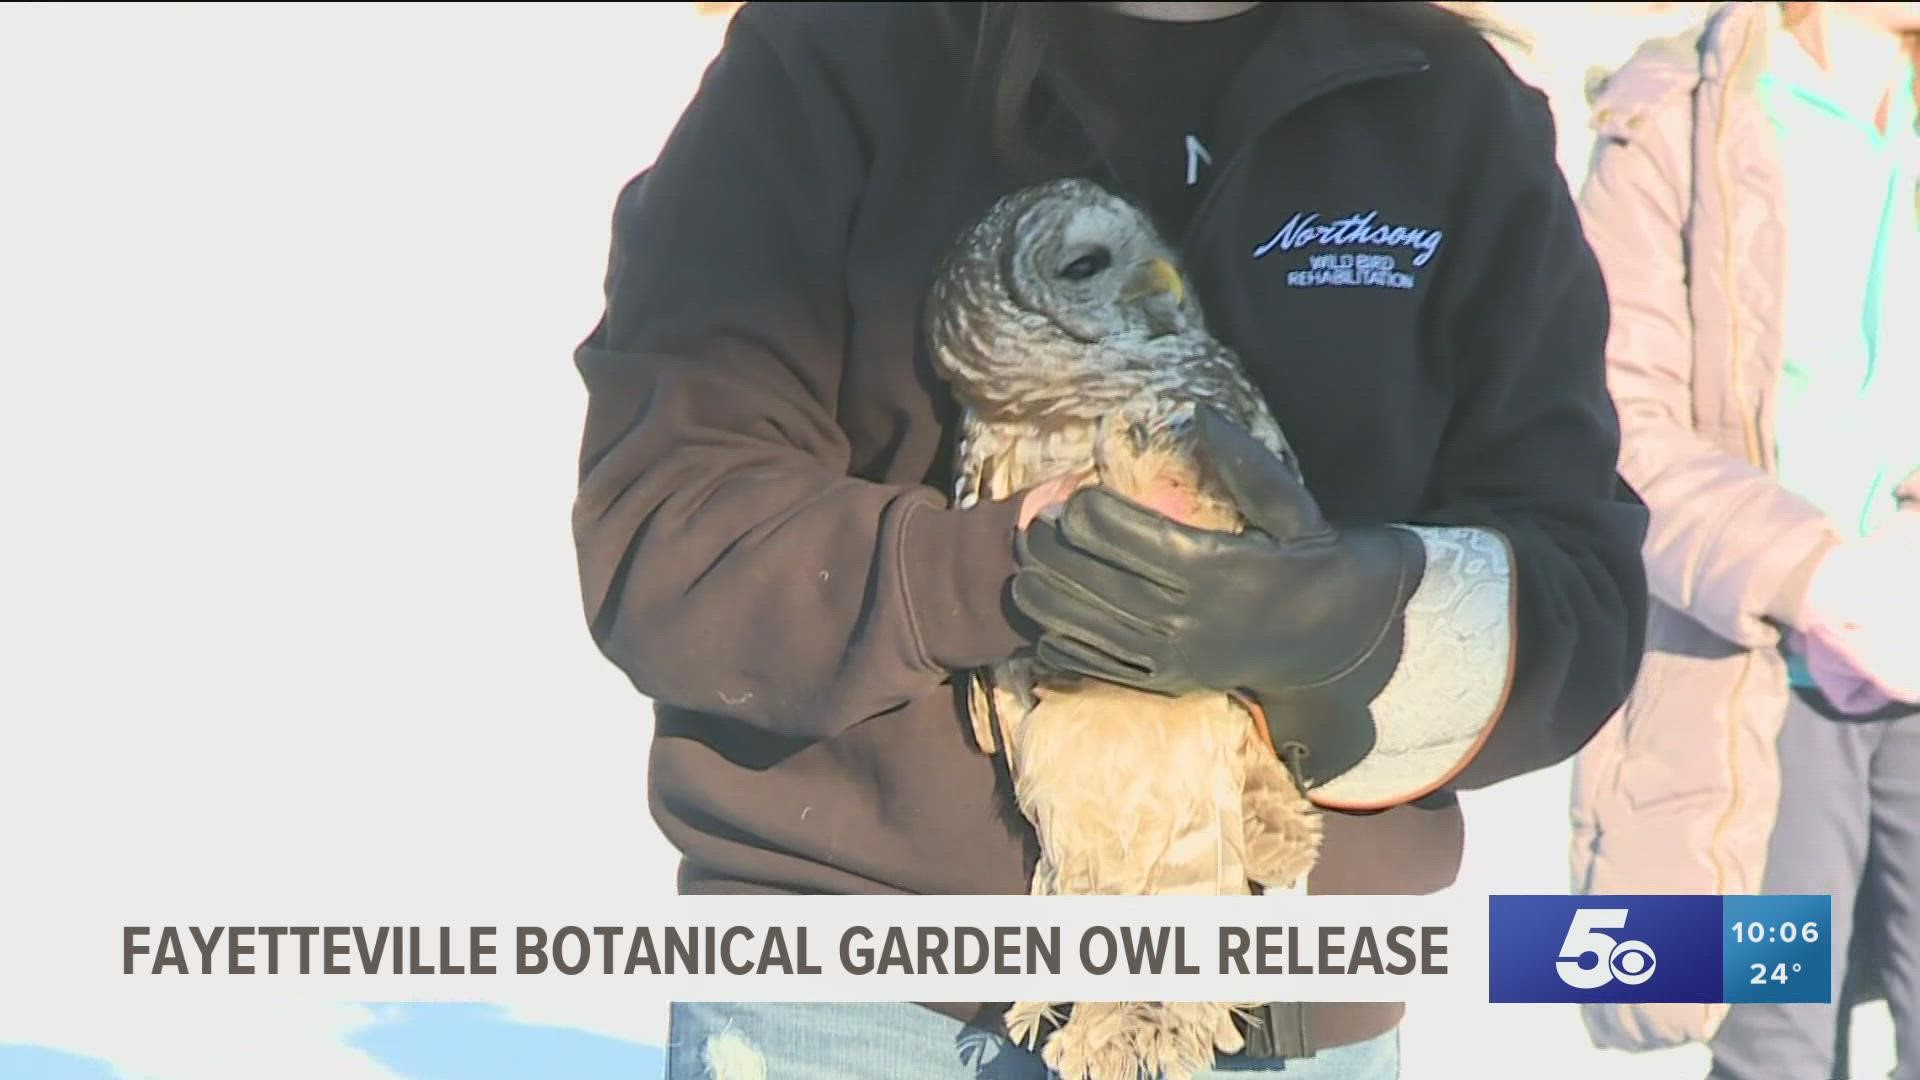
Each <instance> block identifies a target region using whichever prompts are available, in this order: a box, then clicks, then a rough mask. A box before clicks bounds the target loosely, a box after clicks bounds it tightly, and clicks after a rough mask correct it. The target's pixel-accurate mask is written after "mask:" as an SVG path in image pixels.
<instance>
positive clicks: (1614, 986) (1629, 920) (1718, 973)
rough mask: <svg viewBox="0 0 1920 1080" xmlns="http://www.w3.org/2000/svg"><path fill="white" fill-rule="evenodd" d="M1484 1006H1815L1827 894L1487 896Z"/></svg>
mask: <svg viewBox="0 0 1920 1080" xmlns="http://www.w3.org/2000/svg"><path fill="white" fill-rule="evenodd" d="M1488 902H1489V909H1490V910H1489V912H1488V921H1489V927H1488V929H1489V935H1488V949H1489V955H1488V995H1487V999H1488V1000H1489V1001H1491V1002H1495V1003H1500V1002H1591V1003H1596V1004H1622V1003H1635V1002H1639V1003H1646V1004H1656V1003H1659V1004H1665V1003H1707V1004H1729V1005H1741V1004H1750V1003H1761V1002H1766V1003H1775V1004H1794V1003H1815V1002H1818V1003H1826V1002H1829V1001H1831V1000H1832V993H1833V952H1832V949H1833V944H1832V941H1831V928H1832V925H1833V900H1832V897H1830V896H1493V897H1489V898H1488Z"/></svg>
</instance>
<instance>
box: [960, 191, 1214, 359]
mask: <svg viewBox="0 0 1920 1080" xmlns="http://www.w3.org/2000/svg"><path fill="white" fill-rule="evenodd" d="M978 231H979V234H980V235H979V240H980V241H982V242H983V243H982V246H981V248H979V249H977V250H980V251H981V253H982V254H986V253H988V252H990V253H991V254H992V257H993V260H994V263H995V266H994V267H993V270H994V272H995V273H996V274H997V277H998V284H999V287H1000V288H1001V289H1002V290H1003V291H1004V292H1005V295H1006V297H1007V299H1008V300H1009V301H1010V302H1011V303H1012V305H1013V306H1014V307H1015V308H1016V309H1018V310H1020V311H1021V312H1025V313H1029V314H1034V315H1040V316H1043V317H1045V318H1046V319H1047V320H1049V321H1050V322H1052V323H1053V324H1054V325H1055V326H1057V327H1059V329H1060V330H1061V331H1062V332H1064V333H1066V334H1067V335H1068V336H1070V337H1073V338H1075V339H1077V340H1080V341H1084V342H1097V341H1105V340H1109V339H1112V338H1116V337H1130V336H1131V337H1155V336H1159V335H1162V334H1175V333H1179V332H1181V331H1182V330H1185V329H1187V328H1188V327H1189V326H1190V325H1191V323H1192V321H1193V320H1194V319H1195V318H1196V317H1197V314H1198V308H1197V307H1195V305H1194V304H1193V303H1192V298H1191V297H1190V296H1189V295H1188V291H1187V287H1186V282H1185V281H1184V280H1183V279H1182V277H1181V274H1180V269H1179V261H1178V260H1177V259H1176V258H1175V256H1174V253H1173V250H1172V249H1171V247H1169V246H1168V244H1167V243H1166V242H1165V241H1164V240H1163V239H1161V237H1160V235H1159V233H1158V232H1157V231H1156V230H1155V229H1154V226H1153V223H1152V222H1151V221H1150V220H1149V219H1148V218H1147V216H1146V215H1145V214H1144V213H1142V212H1141V211H1140V210H1139V209H1138V208H1137V207H1135V206H1134V205H1133V204H1132V203H1130V202H1128V201H1126V200H1125V199H1122V198H1120V197H1119V196H1117V195H1114V194H1113V193H1111V192H1109V191H1108V190H1107V189H1106V188H1104V187H1101V186H1100V185H1099V184H1096V183H1094V182H1092V181H1090V180H1081V179H1066V180H1056V181H1052V182H1049V183H1045V184H1039V185H1035V186H1033V187H1030V188H1027V189H1025V190H1023V191H1018V192H1015V193H1013V194H1012V195H1009V196H1007V197H1006V198H1004V199H1002V200H1001V202H1000V204H999V205H997V206H996V207H994V208H993V209H992V210H990V211H989V212H988V213H987V215H986V218H985V220H984V221H982V222H981V225H980V228H979V230H978Z"/></svg>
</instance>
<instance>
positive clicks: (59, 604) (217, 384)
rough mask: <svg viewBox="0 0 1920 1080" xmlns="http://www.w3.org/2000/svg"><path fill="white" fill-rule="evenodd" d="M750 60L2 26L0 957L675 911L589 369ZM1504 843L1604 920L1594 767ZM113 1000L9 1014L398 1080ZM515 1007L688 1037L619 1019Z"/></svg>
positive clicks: (411, 30) (33, 997) (227, 14)
mask: <svg viewBox="0 0 1920 1080" xmlns="http://www.w3.org/2000/svg"><path fill="white" fill-rule="evenodd" d="M1509 6H1510V7H1512V8H1514V9H1516V10H1517V11H1519V12H1520V14H1522V15H1523V16H1524V15H1527V14H1529V12H1528V11H1527V10H1526V9H1533V8H1537V7H1540V5H1530V4H1520V5H1509ZM1623 21H1624V20H1622V22H1623ZM1600 22H1603V23H1608V24H1613V23H1615V20H1610V19H1605V18H1603V19H1601V20H1600ZM1534 28H1536V29H1543V30H1546V31H1552V30H1554V29H1555V27H1554V26H1553V25H1552V24H1548V23H1535V24H1534ZM721 29H722V23H721V22H720V21H719V20H716V19H701V18H698V17H696V16H694V15H693V14H692V11H691V5H687V4H669V5H661V6H659V7H655V8H644V7H641V6H639V5H606V6H601V5H570V4H547V5H542V6H541V7H539V8H538V9H536V8H535V7H533V6H532V5H520V4H509V5H487V6H477V5H476V6H464V7H453V6H448V7H445V8H441V9H438V10H436V9H433V8H431V7H428V6H426V5H371V4H365V5H340V6H332V5H328V6H324V7H323V6H320V5H224V6H218V7H216V6H214V5H211V4H154V5H145V6H134V5H124V6H121V5H51V4H13V5H7V6H0V462H4V465H0V470H4V471H3V472H0V475H3V476H4V479H5V484H6V493H7V496H8V505H9V506H10V508H11V509H12V513H10V514H9V515H8V519H9V520H8V524H7V528H6V533H5V536H6V552H7V556H6V558H5V559H4V560H0V597H4V600H0V649H4V651H3V652H0V655H4V656H5V657H6V662H5V669H6V675H5V677H4V678H0V717H3V718H4V720H0V723H4V725H5V728H4V744H3V748H0V914H3V915H4V918H0V955H6V954H7V953H8V951H9V950H17V949H24V948H26V947H28V946H29V944H30V943H32V942H33V941H34V940H35V938H34V933H33V931H32V926H33V925H34V924H35V923H36V922H45V923H50V924H51V925H55V926H69V927H78V926H86V925H88V924H89V923H93V924H97V925H99V926H103V927H110V926H115V925H119V924H120V923H121V922H123V921H138V920H137V919H129V918H124V917H126V916H129V914H130V913H131V912H133V911H137V910H151V911H168V910H173V911H180V912H188V913H193V914H188V915H186V916H185V917H182V918H179V919H176V920H174V921H177V922H202V923H205V922H211V921H215V920H214V919H213V918H211V917H209V916H207V915H205V914H200V913H202V912H205V911H206V910H207V908H208V905H212V904H219V905H224V906H223V907H222V908H221V910H223V911H232V912H233V913H235V914H236V915H238V916H240V918H239V919H238V921H243V922H244V921H250V920H253V919H260V920H261V921H267V920H266V918H265V916H266V913H267V912H270V911H273V910H276V905H279V904H282V903H283V902H284V901H285V900H286V898H288V897H298V898H299V899H300V901H301V902H302V903H305V904H308V905H310V906H311V908H312V909H313V910H316V911H326V910H329V909H333V910H356V911H367V910H376V909H380V908H381V905H383V904H385V905H388V909H390V910H394V911H401V910H405V911H409V912H418V913H422V915H423V916H424V917H422V918H419V919H417V920H416V921H419V922H423V923H429V924H431V923H434V922H437V921H459V920H460V919H462V918H464V917H465V916H464V915H437V914H435V913H436V912H440V911H447V912H462V913H464V912H473V911H476V910H477V909H476V908H475V906H474V905H475V904H476V903H478V902H481V901H484V902H485V903H488V904H492V905H495V907H494V908H493V910H498V911H501V912H502V915H501V916H500V920H501V921H502V922H505V921H507V920H508V919H509V918H510V917H511V916H510V915H508V914H506V913H507V912H509V911H511V912H539V913H542V914H543V915H544V916H545V917H547V918H552V917H554V914H553V913H557V912H568V913H570V912H571V911H573V910H575V909H576V908H577V906H578V904H579V902H580V898H581V897H592V898H618V899H619V900H621V901H622V902H626V903H629V904H631V905H633V906H634V907H635V908H636V909H639V910H644V906H645V902H646V900H647V899H648V898H649V897H661V896H666V895H669V894H670V893H671V891H672V871H673V855H672V853H671V851H670V850H669V849H668V848H667V847H666V845H665V843H664V842H663V841H662V840H661V839H660V838H659V836H658V834H657V832H656V831H655V829H654V826H653V824H652V822H651V820H650V818H649V817H648V815H647V810H646V804H645V758H646V748H647V737H648V733H649V716H648V714H647V711H646V708H645V705H644V702H643V701H641V700H640V699H639V698H638V697H637V696H636V695H635V694H634V693H633V691H632V690H631V688H630V687H629V686H628V685H627V683H626V682H625V680H624V678H623V677H622V676H620V675H619V674H618V673H617V672H616V671H615V670H614V669H613V668H612V667H611V666H610V665H608V664H607V663H606V662H605V661H603V660H602V659H601V658H600V657H599V655H598V654H597V653H596V652H595V651H594V649H593V647H592V643H591V641H590V640H589V639H588V637H587V635H586V630H585V625H584V622H583V616H582V615H581V611H580V606H579V601H578V593H577V581H576V578H575V576H574V561H573V548H572V540H571V536H570V533H569V520H568V514H569V509H570V505H571V500H572V495H573V480H574V466H575V452H576V449H577V447H578V441H579V430H580V421H581V417H582V413H583V410H584V407H585V396H584V394H583V392H582V391H581V388H580V384H579V380H578V378H577V376H576V375H575V373H574V370H573V367H572V359H571V351H572V348H573V346H574V344H575V343H576V342H577V341H578V340H579V339H580V338H581V337H582V336H584V335H585V333H586V332H587V331H588V330H589V329H590V328H591V326H592V324H593V321H594V319H595V318H596V317H597V315H598V312H599V306H600V284H601V276H602V274H603V272H604V268H605V257H606V246H607V242H608V234H607V228H608V223H609V215H610V212H611V208H612V203H613V198H614V195H615V193H616V192H617V190H618V188H619V186H620V185H621V184H622V183H623V182H624V181H625V180H626V179H627V178H628V177H630V176H631V175H633V174H634V173H635V172H636V171H638V170H639V169H640V168H641V167H643V166H644V165H645V164H646V163H647V162H648V161H649V160H650V159H651V157H652V156H653V154H654V153H655V151H656V150H657V147H658V144H659V141H660V139H661V138H662V137H663V136H664V135H665V134H666V132H667V131H668V129H669V128H670V127H671V125H672V124H673V122H674V120H675V119H676V118H677V115H678V111H679V109H680V108H681V106H682V105H683V104H684V102H685V101H686V99H687V97H688V95H690V94H691V93H692V91H693V89H694V86H695V82H696V80H697V78H698V76H699V73H700V71H701V70H702V69H703V68H704V66H705V64H706V62H707V60H708V58H709V56H710V55H711V50H712V49H713V48H714V46H715V45H716V44H717V42H718V36H719V33H720V31H721ZM1559 29H1561V30H1562V33H1561V34H1559V35H1554V36H1550V37H1549V39H1548V40H1547V41H1543V53H1542V58H1543V60H1549V61H1552V62H1553V64H1554V65H1556V66H1553V67H1552V69H1551V71H1550V73H1549V74H1550V76H1551V78H1552V79H1553V80H1554V82H1555V86H1556V87H1557V88H1559V87H1571V88H1574V89H1576V90H1577V87H1578V85H1579V74H1580V72H1579V70H1577V69H1574V68H1571V67H1569V63H1568V61H1566V60H1565V58H1566V57H1570V56H1572V55H1574V54H1573V53H1571V52H1569V51H1568V50H1567V49H1566V48H1565V43H1566V42H1568V41H1571V40H1574V39H1578V40H1579V42H1580V44H1581V46H1582V48H1583V49H1588V50H1595V51H1599V50H1602V49H1603V47H1602V46H1600V45H1598V44H1597V43H1596V40H1595V39H1594V38H1593V34H1595V33H1596V32H1597V31H1596V30H1595V29H1594V23H1593V21H1592V19H1591V17H1582V18H1580V19H1579V21H1578V23H1577V24H1573V23H1568V24H1562V25H1561V26H1560V27H1559ZM1626 32H1631V31H1626ZM1616 38H1617V39H1618V40H1621V41H1625V40H1626V38H1625V36H1624V34H1623V33H1620V32H1616ZM1604 40H1607V41H1612V40H1615V38H1608V39H1604ZM1581 55H1582V56H1583V57H1584V56H1586V55H1589V54H1588V53H1586V52H1583V53H1581ZM1615 58H1617V57H1615ZM1585 62H1587V61H1586V60H1584V59H1583V60H1581V61H1579V63H1580V64H1582V65H1584V63H1585ZM1580 119H1583V117H1582V118H1580ZM1576 122H1577V121H1576ZM1563 130H1564V123H1563ZM1567 145H1568V146H1581V145H1584V137H1583V136H1581V135H1580V134H1579V133H1578V131H1577V130H1576V131H1575V132H1574V134H1573V136H1572V137H1570V138H1569V139H1568V140H1567ZM1468 805H1469V812H1470V823H1469V845H1470V847H1469V855H1468V861H1469V865H1468V870H1467V875H1466V877H1465V878H1464V879H1463V881H1462V884H1461V885H1460V887H1459V888H1460V889H1461V890H1463V891H1467V892H1470V893H1473V892H1478V893H1484V892H1487V891H1523V890H1534V891H1546V892H1561V891H1564V890H1565V887H1566V883H1565V843H1566V831H1565V776H1564V773H1561V772H1555V773H1550V774H1546V775H1543V776H1540V777H1534V778H1530V779H1528V780H1525V781H1520V782H1516V783H1515V784H1513V785H1511V786H1510V787H1508V788H1507V789H1505V790H1502V791H1497V792H1493V793H1488V794H1486V795H1483V796H1480V797H1477V798H1475V799H1473V800H1472V801H1470V802H1469V804H1468ZM504 868H511V870H510V872H506V873H503V869H504ZM503 890H508V891H503ZM476 897H478V898H481V901H477V900H476ZM596 902H598V901H597V899H596ZM155 921H156V922H160V921H166V920H163V919H158V918H156V919H155ZM376 921H377V916H376ZM396 921H404V920H401V919H400V918H399V917H398V916H396ZM36 947H44V946H36ZM96 987H97V981H96V982H87V981H84V980H80V979H78V978H76V981H75V982H74V983H73V984H72V985H68V986H44V985H33V986H27V985H21V984H19V983H18V982H15V983H12V984H9V983H7V982H5V981H0V1042H6V1041H16V1042H28V1043H44V1044H48V1045H53V1046H57V1047H61V1048H66V1049H71V1050H76V1051H80V1052H85V1053H89V1054H95V1055H99V1056H104V1057H107V1058H109V1059H110V1060H113V1061H115V1062H117V1063H120V1064H122V1065H123V1066H125V1067H126V1068H127V1069H128V1070H129V1074H130V1075H151V1076H155V1077H166V1078H168V1080H174V1078H178V1080H189V1078H191V1080H201V1078H217V1080H224V1078H226V1077H234V1078H236V1080H237V1078H239V1077H243V1076H245V1077H251V1076H259V1075H286V1063H287V1062H288V1061H289V1060H296V1061H304V1062H308V1063H312V1064H315V1065H316V1066H323V1071H324V1072H325V1073H326V1074H327V1075H330V1076H339V1077H360V1076H366V1077H374V1076H380V1075H382V1073H381V1072H380V1070H378V1068H377V1067H376V1066H374V1065H373V1064H372V1063H371V1062H370V1061H369V1060H367V1059H365V1058H364V1057H361V1056H360V1055H357V1054H355V1053H354V1052H352V1051H346V1050H343V1049H341V1048H340V1047H339V1045H338V1039H339V1038H340V1036H341V1035H342V1034H344V1033H345V1032H346V1031H347V1030H350V1029H351V1028H352V1027H353V1026H355V1025H357V1024H358V1023H359V1022H361V1020H362V1019H363V1014H362V1013H361V1012H360V1011H359V1010H356V1009H351V1008H346V1007H329V1006H316V1005H310V1004H303V1003H287V1002H276V1001H274V1000H272V999H271V998H270V996H268V995H266V994H264V993H262V994H261V995H259V1000H255V1001H252V1002H248V1003H236V1005H235V1006H234V1007H232V1008H223V1009H222V1010H220V1011H218V1012H211V1011H208V1010H206V1009H204V1008H194V1007H191V1006H190V1004H187V1003H177V1004H175V1005H174V1006H173V1007H168V1006H167V1005H166V1004H165V1003H163V1002H157V1001H152V1000H151V999H148V1000H145V1001H143V1002H142V1004H141V1006H140V1008H139V1010H137V1012H136V1011H134V1010H132V1009H131V1006H121V1005H119V1004H118V1003H116V1004H115V1006H114V1007H113V1010H112V1011H109V1007H108V1006H107V1005H106V1004H105V1003H104V1002H102V1001H100V1000H99V999H97V998H81V997H74V996H68V995H71V994H77V993H79V992H81V991H83V990H84V991H89V992H90V991H92V990H93V989H95V988H96ZM121 1008H125V1009H127V1011H125V1012H121V1011H118V1010H119V1009H121ZM102 1012H108V1013H109V1014H108V1015H105V1016H102V1015H101V1013H102ZM521 1015H523V1016H526V1017H527V1018H528V1019H533V1020H538V1021H540V1022H543V1023H557V1024H566V1025H570V1026H578V1027H585V1028H590V1029H593V1030H598V1031H603V1032H606V1033H609V1034H616V1035H622V1036H626V1037H631V1038H636V1039H643V1040H647V1041H656V1042H657V1041H659V1040H660V1039H662V1038H663V1036H664V1029H663V1023H662V1018H661V1017H660V1016H659V1015H658V1014H657V1012H655V1011H653V1010H640V1011H636V1010H633V1009H631V1008H628V1007H626V1006H624V1005H622V1004H621V1003H617V1002H606V1003H601V1004H598V1005H596V1004H594V1003H593V1002H592V1001H590V1000H587V999H584V998H582V999H581V1000H578V1001H557V1002H555V1003H551V1004H543V1005H540V1006H538V1007H537V1008H536V1007H531V1006H529V1007H527V1008H526V1009H524V1010H522V1012H521ZM1885 1031H1886V1029H1885V1027H1884V1025H1881V1026H1878V1027H1876V1026H1875V1023H1874V1022H1868V1023H1864V1024H1863V1025H1862V1039H1863V1040H1864V1043H1865V1044H1870V1045H1871V1046H1872V1047H1874V1048H1876V1049H1877V1048H1878V1047H1881V1046H1886V1045H1888V1044H1890V1041H1891V1040H1890V1037H1889V1036H1887V1035H1886V1033H1885ZM1406 1038H1407V1043H1406V1045H1407V1052H1408V1055H1409V1057H1410V1058H1411V1060H1410V1062H1409V1065H1408V1069H1407V1072H1406V1076H1407V1077H1408V1078H1409V1080H1420V1078H1424V1077H1444V1076H1449V1075H1452V1073H1453V1072H1454V1071H1456V1070H1457V1067H1458V1066H1460V1065H1462V1064H1468V1063H1474V1062H1481V1063H1502V1062H1511V1063H1513V1064H1514V1065H1527V1066H1533V1067H1539V1066H1541V1065H1545V1064H1546V1063H1552V1065H1553V1067H1554V1068H1555V1070H1556V1072H1558V1073H1559V1074H1560V1075H1563V1076H1566V1077H1570V1078H1571V1077H1580V1076H1595V1077H1599V1076H1607V1077H1613V1076H1632V1077H1648V1078H1653V1077H1664V1076H1676V1077H1678V1076H1688V1077H1693V1076H1698V1075H1700V1074H1701V1072H1702V1070H1703V1064H1704V1059H1703V1058H1702V1057H1700V1056H1699V1055H1697V1054H1693V1053H1691V1052H1688V1051H1683V1052H1680V1053H1678V1054H1670V1055H1659V1056H1650V1057H1644V1058H1637V1059H1622V1058H1620V1057H1617V1056H1613V1055H1599V1054H1597V1053H1595V1052H1593V1051H1590V1050H1589V1049H1588V1048H1587V1046H1586V1042H1585V1037H1584V1033H1583V1032H1582V1031H1581V1030H1580V1028H1579V1026H1578V1021H1577V1018H1576V1017H1575V1016H1574V1014H1573V1013H1572V1012H1571V1010H1559V1009H1546V1010H1531V1009H1529V1010H1520V1009H1514V1008H1512V1007H1503V1008H1501V1009H1493V1008H1492V1007H1490V1006H1486V1005H1484V1004H1476V1003H1472V1002H1466V1003H1463V1004H1462V1005H1461V1006H1460V1008H1459V1010H1458V1011H1457V1012H1450V1013H1448V1014H1444V1015H1443V1014H1439V1013H1434V1012H1429V1013H1426V1014H1424V1015H1416V1016H1415V1017H1414V1018H1413V1019H1412V1020H1410V1022H1409V1026H1408V1030H1407V1036H1406ZM1876 1040H1877V1041H1876ZM1889 1058H1890V1053H1887V1052H1882V1053H1876V1054H1870V1055H1867V1056H1865V1057H1863V1059H1862V1063H1863V1064H1866V1065H1872V1064H1875V1063H1877V1062H1879V1061H1881V1060H1883V1059H1889ZM1871 1072H1872V1069H1871V1068H1868V1069H1863V1070H1862V1071H1861V1073H1860V1075H1870V1074H1871Z"/></svg>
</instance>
